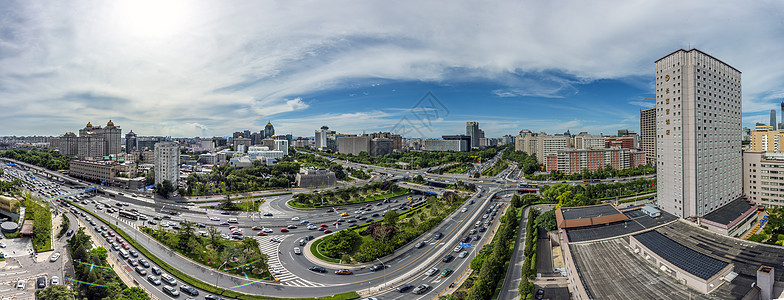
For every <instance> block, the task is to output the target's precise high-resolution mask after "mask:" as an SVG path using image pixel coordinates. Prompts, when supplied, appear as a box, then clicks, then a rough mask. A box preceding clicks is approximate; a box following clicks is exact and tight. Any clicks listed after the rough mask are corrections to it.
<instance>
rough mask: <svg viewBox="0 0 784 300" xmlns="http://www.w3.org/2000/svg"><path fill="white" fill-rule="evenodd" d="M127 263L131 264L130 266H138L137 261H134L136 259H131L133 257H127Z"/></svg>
mask: <svg viewBox="0 0 784 300" xmlns="http://www.w3.org/2000/svg"><path fill="white" fill-rule="evenodd" d="M128 264H129V265H131V266H133V267H136V266H138V265H139V262H138V261H136V260H135V259H133V258H129V259H128Z"/></svg>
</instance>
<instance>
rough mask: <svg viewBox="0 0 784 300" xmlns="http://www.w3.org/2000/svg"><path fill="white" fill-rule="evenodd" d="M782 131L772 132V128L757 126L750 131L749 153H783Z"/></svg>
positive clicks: (783, 133) (783, 136) (783, 137)
mask: <svg viewBox="0 0 784 300" xmlns="http://www.w3.org/2000/svg"><path fill="white" fill-rule="evenodd" d="M782 143H784V131H782V130H774V129H773V126H765V125H757V126H756V127H754V130H753V131H751V144H750V146H751V147H750V149H749V150H751V151H758V152H783V151H782V150H784V144H782Z"/></svg>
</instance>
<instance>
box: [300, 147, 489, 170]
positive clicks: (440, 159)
mask: <svg viewBox="0 0 784 300" xmlns="http://www.w3.org/2000/svg"><path fill="white" fill-rule="evenodd" d="M499 149H501V148H499V147H492V148H487V149H482V150H472V151H468V152H426V151H409V152H393V153H390V154H385V155H379V156H375V157H374V156H370V155H368V154H367V153H366V152H364V151H362V152H360V153H359V155H352V154H340V153H332V152H324V151H316V150H307V151H312V152H315V153H318V154H321V155H324V156H330V157H335V158H338V159H342V160H348V161H351V162H355V163H361V164H367V165H376V166H381V167H387V168H397V169H419V168H430V167H435V166H440V165H443V164H448V163H454V162H459V163H464V162H477V161H479V160H482V161H485V160H488V159H490V158H492V157H493V156H494V155H495V154H496V153H498V150H499ZM399 163H403V164H399Z"/></svg>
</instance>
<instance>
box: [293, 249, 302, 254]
mask: <svg viewBox="0 0 784 300" xmlns="http://www.w3.org/2000/svg"><path fill="white" fill-rule="evenodd" d="M294 254H296V255H300V254H302V250H300V249H299V247H294Z"/></svg>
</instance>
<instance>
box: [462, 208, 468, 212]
mask: <svg viewBox="0 0 784 300" xmlns="http://www.w3.org/2000/svg"><path fill="white" fill-rule="evenodd" d="M466 211H468V207H463V209H461V210H460V212H466Z"/></svg>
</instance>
